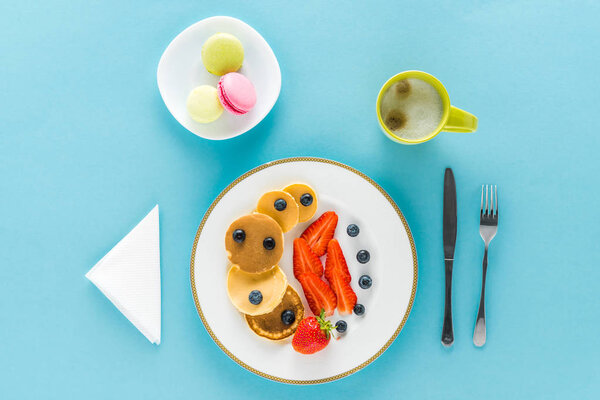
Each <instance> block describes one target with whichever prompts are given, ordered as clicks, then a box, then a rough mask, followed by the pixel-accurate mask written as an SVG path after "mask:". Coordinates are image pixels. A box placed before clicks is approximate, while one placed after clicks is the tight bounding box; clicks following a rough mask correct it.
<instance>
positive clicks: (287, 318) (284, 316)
mask: <svg viewBox="0 0 600 400" xmlns="http://www.w3.org/2000/svg"><path fill="white" fill-rule="evenodd" d="M295 320H296V314H294V312H293V311H292V310H283V312H282V313H281V322H283V323H284V324H285V325H291V324H293V323H294V321H295Z"/></svg>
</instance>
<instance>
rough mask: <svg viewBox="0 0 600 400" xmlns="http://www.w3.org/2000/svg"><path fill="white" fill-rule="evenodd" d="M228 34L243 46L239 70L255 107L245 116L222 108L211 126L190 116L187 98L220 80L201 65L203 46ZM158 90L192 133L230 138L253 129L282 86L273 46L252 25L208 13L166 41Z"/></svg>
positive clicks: (174, 114) (159, 73) (159, 65)
mask: <svg viewBox="0 0 600 400" xmlns="http://www.w3.org/2000/svg"><path fill="white" fill-rule="evenodd" d="M217 32H227V33H231V34H232V35H234V36H236V37H237V38H238V39H240V41H241V42H242V45H243V46H244V63H243V65H242V68H240V70H239V71H238V72H240V73H242V74H244V75H245V76H246V77H248V79H250V81H252V83H253V84H254V87H255V88H256V105H255V106H254V108H253V109H252V110H251V111H250V112H248V113H247V114H244V115H232V114H230V113H228V112H227V111H225V112H223V115H222V116H221V118H219V119H218V120H216V121H215V122H212V123H210V124H201V123H199V122H196V121H194V120H193V119H192V118H190V116H189V115H188V112H187V108H186V101H187V97H188V95H189V93H190V91H191V90H192V89H194V88H195V87H196V86H200V85H213V86H215V87H216V86H217V83H218V82H219V78H220V77H218V76H216V75H213V74H211V73H210V72H208V71H207V70H206V68H205V67H204V64H202V56H201V49H202V45H203V44H204V42H205V41H206V39H208V38H209V37H210V36H211V35H213V34H215V33H217ZM156 75H157V80H158V90H159V91H160V95H161V96H162V98H163V101H164V102H165V105H166V106H167V108H168V109H169V111H170V112H171V114H173V116H174V117H175V119H176V120H177V121H179V123H180V124H181V125H183V126H184V127H185V128H186V129H187V130H189V131H190V132H192V133H194V134H196V135H198V136H201V137H203V138H206V139H213V140H222V139H229V138H232V137H235V136H238V135H241V134H242V133H244V132H246V131H248V130H250V129H252V128H253V127H254V126H256V125H257V124H258V123H259V122H260V121H262V119H263V118H264V117H265V116H266V115H267V114H268V113H269V111H271V108H273V105H275V102H276V101H277V98H278V97H279V91H280V89H281V71H280V70H279V63H277V58H275V54H273V50H271V47H269V44H268V43H267V42H266V41H265V39H263V37H262V36H261V35H260V34H259V33H258V32H256V31H255V30H254V29H253V28H252V27H251V26H250V25H248V24H246V23H244V22H242V21H240V20H239V19H236V18H232V17H211V18H206V19H203V20H202V21H200V22H197V23H195V24H194V25H192V26H190V27H188V28H187V29H186V30H184V31H183V32H181V33H180V34H179V35H177V37H176V38H175V39H173V41H172V42H171V43H170V44H169V46H168V47H167V49H166V50H165V52H164V53H163V55H162V57H161V58H160V61H159V63H158V71H157V74H156Z"/></svg>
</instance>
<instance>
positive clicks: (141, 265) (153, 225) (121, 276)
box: [85, 205, 160, 344]
mask: <svg viewBox="0 0 600 400" xmlns="http://www.w3.org/2000/svg"><path fill="white" fill-rule="evenodd" d="M85 276H86V278H88V279H89V280H90V281H92V283H94V285H96V286H97V287H98V289H100V291H101V292H102V293H104V295H105V296H106V297H108V299H109V300H110V301H112V303H113V304H114V305H115V306H116V307H117V308H118V309H119V311H121V312H122V313H123V314H124V315H125V316H126V317H127V319H129V321H131V323H132V324H133V325H135V327H136V328H138V329H139V330H140V332H142V333H143V334H144V336H146V338H147V339H148V340H149V341H150V342H152V343H155V344H160V243H159V228H158V205H156V206H155V207H154V208H153V209H152V211H150V213H149V214H148V215H146V217H144V219H143V220H142V221H141V222H140V223H139V224H138V225H137V226H136V227H135V228H133V230H132V231H131V232H129V233H128V234H127V236H125V237H124V238H123V239H121V241H120V242H119V243H118V244H117V245H116V246H115V247H114V248H113V249H112V250H111V251H109V252H108V254H106V255H105V256H104V257H103V258H102V259H101V260H100V261H99V262H98V263H97V264H96V265H94V267H93V268H92V269H90V270H89V271H88V273H87V274H85Z"/></svg>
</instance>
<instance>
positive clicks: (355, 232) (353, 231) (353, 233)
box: [346, 224, 360, 237]
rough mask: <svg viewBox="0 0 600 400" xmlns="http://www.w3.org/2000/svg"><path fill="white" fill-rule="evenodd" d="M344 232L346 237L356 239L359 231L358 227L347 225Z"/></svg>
mask: <svg viewBox="0 0 600 400" xmlns="http://www.w3.org/2000/svg"><path fill="white" fill-rule="evenodd" d="M346 232H347V233H348V236H351V237H356V236H358V233H359V232H360V229H358V225H356V224H350V225H348V228H346Z"/></svg>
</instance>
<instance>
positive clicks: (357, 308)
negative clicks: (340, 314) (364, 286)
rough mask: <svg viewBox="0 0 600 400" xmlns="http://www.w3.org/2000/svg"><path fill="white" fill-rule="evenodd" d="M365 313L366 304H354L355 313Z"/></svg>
mask: <svg viewBox="0 0 600 400" xmlns="http://www.w3.org/2000/svg"><path fill="white" fill-rule="evenodd" d="M364 313H365V306H363V305H362V304H358V303H356V305H355V306H354V314H356V315H363V314H364Z"/></svg>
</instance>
